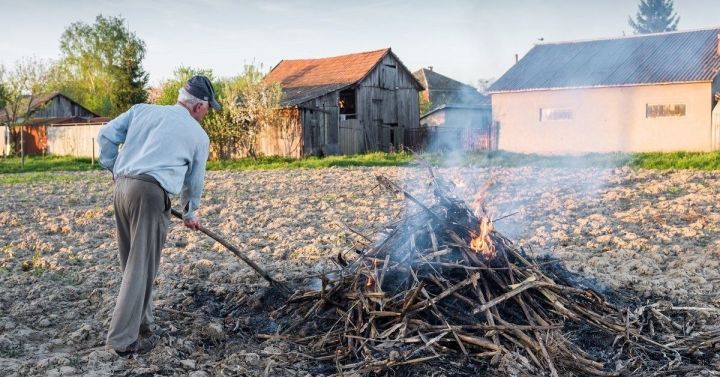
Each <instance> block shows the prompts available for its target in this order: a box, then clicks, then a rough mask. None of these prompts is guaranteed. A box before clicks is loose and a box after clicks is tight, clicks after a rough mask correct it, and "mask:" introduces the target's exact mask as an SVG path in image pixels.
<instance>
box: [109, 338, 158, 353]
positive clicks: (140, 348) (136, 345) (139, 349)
mask: <svg viewBox="0 0 720 377" xmlns="http://www.w3.org/2000/svg"><path fill="white" fill-rule="evenodd" d="M159 342H160V337H159V336H157V335H151V336H149V337H147V338H142V339H138V340H136V341H134V342H132V343H131V344H130V345H129V346H128V347H127V348H126V349H125V351H118V350H115V353H116V354H118V356H120V357H128V356H131V355H142V354H144V353H148V352H150V351H152V349H153V348H155V346H157V344H158V343H159Z"/></svg>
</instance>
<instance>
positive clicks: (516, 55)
mask: <svg viewBox="0 0 720 377" xmlns="http://www.w3.org/2000/svg"><path fill="white" fill-rule="evenodd" d="M517 62H518V54H515V63H516V64H517Z"/></svg>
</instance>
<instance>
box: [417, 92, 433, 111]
mask: <svg viewBox="0 0 720 377" xmlns="http://www.w3.org/2000/svg"><path fill="white" fill-rule="evenodd" d="M418 96H419V97H420V115H424V114H427V113H428V112H429V111H430V110H432V108H433V104H432V102H431V101H430V96H429V95H427V94H425V93H418Z"/></svg>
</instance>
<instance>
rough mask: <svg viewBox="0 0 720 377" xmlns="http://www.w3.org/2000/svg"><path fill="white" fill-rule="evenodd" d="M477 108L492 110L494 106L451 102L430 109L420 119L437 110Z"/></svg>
mask: <svg viewBox="0 0 720 377" xmlns="http://www.w3.org/2000/svg"><path fill="white" fill-rule="evenodd" d="M455 109H457V110H477V111H492V106H491V105H490V104H476V105H466V104H450V105H442V106H440V107H436V108H434V109H432V110H430V111H428V112H427V113H425V114H422V115H420V120H422V119H424V118H426V117H427V116H429V115H431V114H434V113H436V112H440V111H445V110H455Z"/></svg>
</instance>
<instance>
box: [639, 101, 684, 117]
mask: <svg viewBox="0 0 720 377" xmlns="http://www.w3.org/2000/svg"><path fill="white" fill-rule="evenodd" d="M684 116H685V104H674V105H654V104H649V103H648V104H647V105H646V106H645V118H664V117H684Z"/></svg>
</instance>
